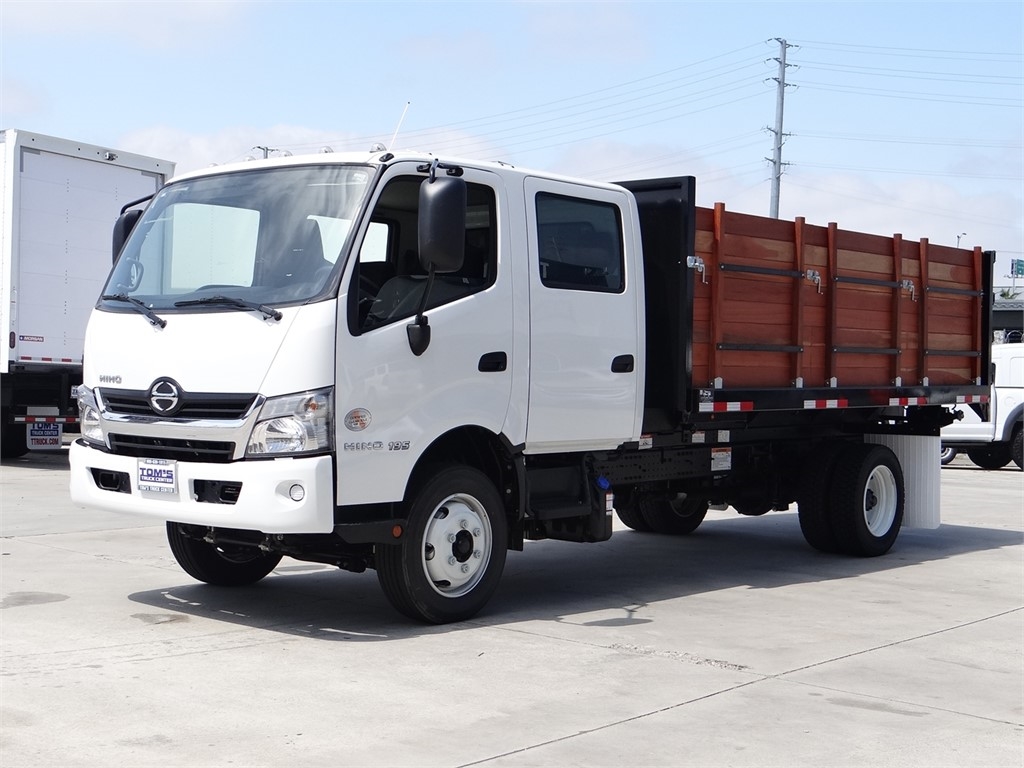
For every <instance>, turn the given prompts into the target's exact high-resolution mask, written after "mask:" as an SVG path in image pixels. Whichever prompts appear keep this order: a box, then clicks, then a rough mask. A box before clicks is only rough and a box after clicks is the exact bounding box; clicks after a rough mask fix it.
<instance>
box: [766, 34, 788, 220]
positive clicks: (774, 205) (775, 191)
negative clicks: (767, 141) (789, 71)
mask: <svg viewBox="0 0 1024 768" xmlns="http://www.w3.org/2000/svg"><path fill="white" fill-rule="evenodd" d="M775 40H776V42H778V44H779V56H778V58H776V59H775V61H777V62H778V63H779V76H778V77H773V78H771V79H772V80H774V81H775V83H776V97H775V127H774V128H769V129H768V130H769V131H770V132H771V133H772V135H773V137H774V142H773V150H772V156H771V159H768V158H765V159H766V160H768V162H770V163H771V164H772V200H771V210H770V212H769V215H770V216H771V217H772V218H773V219H777V218H779V187H780V186H781V184H782V167H783V166H784V165H785V163H783V162H782V140H783V139H784V138H785V137H786V136H788V135H789V134H787V133H783V132H782V112H783V108H784V107H785V104H786V67H791V66H793V65H792V64H787V63H786V50H787V49H788V48H793V47H795V46H792V45H790V44H789V43H787V42H786V41H785V40H784V39H783V38H781V37H777V38H775Z"/></svg>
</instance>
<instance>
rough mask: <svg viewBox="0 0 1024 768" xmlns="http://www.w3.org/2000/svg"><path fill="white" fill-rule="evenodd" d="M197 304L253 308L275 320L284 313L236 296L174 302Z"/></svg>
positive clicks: (185, 304)
mask: <svg viewBox="0 0 1024 768" xmlns="http://www.w3.org/2000/svg"><path fill="white" fill-rule="evenodd" d="M199 304H223V305H226V306H229V307H238V308H239V309H254V310H256V311H257V312H262V313H263V316H264V317H268V318H269V317H272V318H274V319H275V320H280V319H281V318H282V317H284V315H282V314H281V313H280V312H278V311H277V310H276V309H274V308H273V307H268V306H267V305H266V304H259V303H257V302H255V301H246V300H245V299H239V298H238V297H236V296H206V297H204V298H202V299H189V300H188V301H176V302H174V306H176V307H194V306H197V305H199Z"/></svg>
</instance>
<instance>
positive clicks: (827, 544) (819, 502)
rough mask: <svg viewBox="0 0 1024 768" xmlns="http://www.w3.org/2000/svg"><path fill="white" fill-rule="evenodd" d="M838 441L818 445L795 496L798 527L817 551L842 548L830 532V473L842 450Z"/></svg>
mask: <svg viewBox="0 0 1024 768" xmlns="http://www.w3.org/2000/svg"><path fill="white" fill-rule="evenodd" d="M844 447H845V446H844V444H843V443H840V442H826V443H822V444H820V445H818V446H817V447H816V449H815V451H814V453H813V454H812V455H811V458H810V459H809V460H808V462H807V465H806V467H805V468H804V472H803V475H802V476H801V478H800V489H799V491H798V493H799V496H798V497H797V508H798V510H799V514H798V519H799V520H800V531H801V532H802V533H803V535H804V539H805V540H806V541H807V543H808V544H810V545H811V546H812V547H814V548H815V549H816V550H818V551H819V552H827V553H829V554H834V553H836V552H840V551H842V548H841V547H840V546H839V542H838V541H837V540H836V535H835V533H833V532H832V493H831V490H832V475H833V472H834V470H835V466H836V459H837V458H838V457H839V453H840V452H841V451H842V450H843V448H844Z"/></svg>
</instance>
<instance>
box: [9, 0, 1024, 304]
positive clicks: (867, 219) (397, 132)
mask: <svg viewBox="0 0 1024 768" xmlns="http://www.w3.org/2000/svg"><path fill="white" fill-rule="evenodd" d="M781 41H784V44H783V42H781ZM783 50H785V63H786V67H785V75H784V81H785V85H786V87H785V89H784V98H783V123H782V135H783V139H784V143H783V148H782V162H783V163H784V166H783V175H782V178H781V184H780V194H779V214H780V217H781V218H789V219H792V218H794V217H796V216H804V217H805V218H806V219H807V221H808V222H809V223H813V224H826V223H828V222H831V221H835V222H837V223H838V224H839V225H840V226H841V227H843V228H845V229H854V230H860V231H865V232H873V233H878V234H884V235H891V234H894V233H900V234H902V235H903V236H904V237H905V238H909V239H914V240H916V239H920V238H928V239H929V240H930V241H931V242H934V243H940V244H947V245H955V244H957V243H958V242H959V244H960V245H961V246H967V247H974V246H981V247H982V248H984V249H986V250H995V251H997V253H998V260H997V263H996V280H995V283H996V285H997V286H1009V285H1010V284H1011V282H1012V281H1011V279H1010V277H1009V272H1010V261H1011V259H1024V149H1022V144H1024V3H1021V2H1019V0H1014V1H1013V2H970V0H962V1H961V2H937V1H936V0H931V1H929V2H902V3H901V2H877V3H876V2H856V3H854V2H850V3H847V2H808V3H772V2H730V1H729V0H719V1H718V2H706V3H705V2H642V1H640V0H632V1H631V2H485V1H484V0H477V1H476V2H419V3H405V2H386V1H384V0H376V2H372V3H364V2H270V1H264V2H253V1H250V0H225V1H223V2H199V1H189V0H177V1H176V2H161V1H159V0H156V1H152V2H146V1H145V0H135V1H134V2H91V1H86V0H83V1H81V2H51V1H50V0H30V1H29V2H23V1H22V0H0V128H20V129H22V130H27V131H33V132H38V133H45V134H49V135H53V136H60V137H64V138H70V139H75V140H77V141H82V142H88V143H93V144H100V145H103V146H109V147H111V148H115V149H120V150H122V151H129V152H136V153H140V154H145V155H151V156H154V157H159V158H162V159H165V160H171V161H173V162H175V163H176V164H177V170H178V171H179V172H181V171H188V170H193V169H196V168H203V167H206V166H208V165H211V164H213V163H218V164H219V163H225V162H231V161H236V160H241V159H244V158H246V157H248V156H253V157H260V156H262V155H263V154H264V151H266V153H267V154H269V155H275V154H279V153H284V152H291V153H292V154H296V155H298V154H302V153H307V152H317V151H319V150H320V149H321V148H322V147H325V146H329V147H331V148H332V149H333V150H335V151H346V150H359V151H366V150H368V149H369V148H370V146H371V145H372V144H374V143H377V142H380V143H383V144H385V145H386V146H388V147H389V148H391V149H418V150H423V151H429V152H433V153H435V154H438V155H448V156H451V157H460V158H472V159H481V160H501V161H504V162H508V163H512V164H514V165H516V166H519V167H529V168H536V169H538V170H546V171H552V172H557V173H562V174H569V175H573V176H581V177H584V178H594V179H599V180H602V181H619V180H626V179H635V178H645V177H663V176H677V175H693V176H696V178H697V192H698V203H699V204H701V205H707V206H710V205H712V204H714V203H715V202H719V201H720V202H723V203H725V205H726V207H727V209H729V210H735V211H742V212H745V213H755V214H758V215H768V213H769V210H770V199H771V189H772V183H771V177H772V167H771V164H770V162H769V161H768V158H771V157H772V152H773V141H774V133H773V131H774V129H775V126H776V120H777V114H778V106H779V98H778V92H779V85H778V84H779V80H780V79H783V78H780V61H779V60H780V59H781V58H782V52H783ZM263 148H266V150H264V149H263ZM1016 284H1017V286H1018V287H1019V288H1020V289H1021V290H1022V292H1024V278H1018V280H1017V281H1016Z"/></svg>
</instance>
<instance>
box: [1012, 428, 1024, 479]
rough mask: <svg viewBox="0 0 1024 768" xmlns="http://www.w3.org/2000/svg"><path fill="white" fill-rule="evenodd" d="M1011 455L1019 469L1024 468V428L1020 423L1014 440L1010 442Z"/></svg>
mask: <svg viewBox="0 0 1024 768" xmlns="http://www.w3.org/2000/svg"><path fill="white" fill-rule="evenodd" d="M1010 446H1011V447H1010V456H1011V458H1012V459H1013V463H1014V464H1016V465H1017V469H1024V429H1022V428H1021V426H1020V425H1019V424H1018V425H1017V428H1016V429H1015V430H1014V432H1013V442H1012V443H1010Z"/></svg>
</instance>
